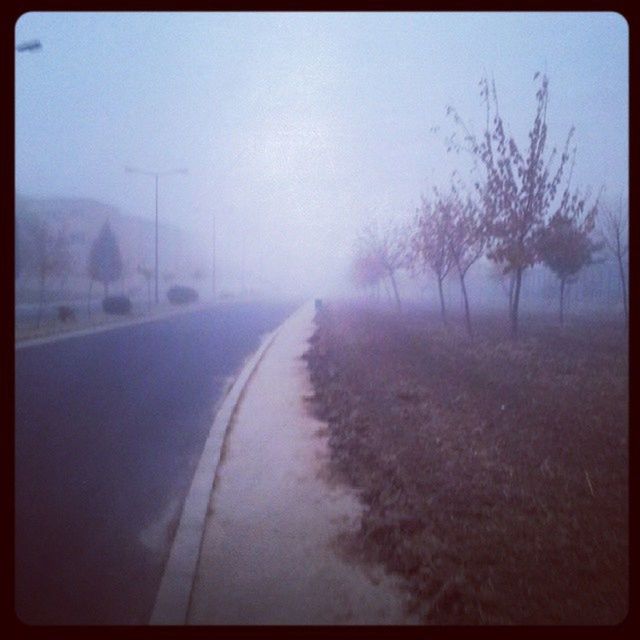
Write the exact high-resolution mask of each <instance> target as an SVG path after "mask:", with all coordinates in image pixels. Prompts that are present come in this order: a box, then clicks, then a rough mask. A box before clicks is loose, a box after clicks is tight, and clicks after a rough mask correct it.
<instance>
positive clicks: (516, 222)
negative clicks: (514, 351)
mask: <svg viewBox="0 0 640 640" xmlns="http://www.w3.org/2000/svg"><path fill="white" fill-rule="evenodd" d="M536 80H537V81H538V83H539V86H538V89H537V91H536V102H537V104H536V112H535V117H534V120H533V124H532V126H531V129H530V131H529V136H528V137H529V146H528V149H527V151H526V152H524V153H521V151H520V148H519V146H518V144H517V143H516V141H515V139H514V138H513V136H511V135H509V134H507V133H506V131H505V125H504V123H503V120H502V117H501V115H500V112H499V108H498V98H497V93H496V89H495V84H494V83H493V82H492V83H491V84H490V83H489V81H488V80H487V79H486V78H483V79H482V80H481V81H480V89H481V90H480V94H481V97H482V99H483V102H484V103H485V106H486V123H485V127H484V131H483V133H482V136H480V137H477V136H476V135H474V134H473V133H471V132H470V130H469V128H468V127H467V126H466V125H465V124H464V122H463V120H462V119H461V118H460V116H459V115H458V113H457V111H456V110H455V109H454V108H453V107H451V106H450V107H448V109H447V112H448V113H449V114H450V115H452V116H453V119H454V122H455V123H456V125H457V126H458V127H459V128H460V129H461V130H462V132H463V135H464V138H463V142H462V143H459V142H458V141H457V140H456V138H455V133H454V135H453V136H452V137H451V138H450V139H449V149H454V148H455V149H456V150H460V149H462V148H466V149H467V150H468V151H470V152H471V154H472V156H473V157H474V158H475V159H476V160H477V161H478V162H479V164H480V166H481V167H482V168H483V169H484V174H485V176H484V181H483V182H476V184H475V186H476V189H477V191H478V194H479V195H480V197H481V199H482V202H483V205H484V209H485V223H486V228H487V243H488V253H487V255H488V257H489V258H490V259H491V260H494V261H497V262H501V263H504V264H505V271H506V272H513V274H514V291H513V296H512V300H511V304H510V308H509V318H510V324H511V331H512V334H513V335H514V336H516V335H517V333H518V308H519V303H520V294H521V286H522V274H523V272H524V271H525V269H527V268H529V267H532V266H533V265H535V264H536V263H538V262H540V260H541V258H540V255H539V253H538V246H539V242H538V241H539V236H540V233H541V232H542V230H543V229H544V228H545V225H546V222H547V220H548V218H549V217H550V215H551V214H552V212H553V210H554V208H555V206H556V203H557V202H558V199H559V200H560V204H559V205H557V206H558V208H559V209H560V210H562V209H563V207H566V206H567V204H571V206H581V207H584V199H581V198H580V197H579V196H578V195H577V193H574V194H571V193H570V191H569V183H570V176H569V181H568V182H567V185H566V187H565V189H564V191H563V192H561V189H560V187H561V183H562V181H563V178H564V173H565V168H566V166H567V163H568V161H569V159H570V152H569V146H570V143H571V139H572V137H573V133H574V129H573V127H572V128H571V130H570V131H569V134H568V136H567V140H566V143H565V146H564V149H563V151H562V153H561V154H560V157H559V159H558V160H557V162H556V158H557V156H558V152H557V149H556V148H554V149H553V150H552V151H551V153H550V154H548V155H547V154H546V153H545V149H546V145H547V104H548V99H549V81H548V78H547V76H546V75H540V73H536V74H535V75H534V81H536ZM575 153H576V148H575V147H574V149H573V157H574V158H575Z"/></svg>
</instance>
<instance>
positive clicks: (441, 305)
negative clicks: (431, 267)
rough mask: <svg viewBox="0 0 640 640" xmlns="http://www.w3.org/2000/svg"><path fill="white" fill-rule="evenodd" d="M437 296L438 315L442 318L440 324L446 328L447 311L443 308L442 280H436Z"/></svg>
mask: <svg viewBox="0 0 640 640" xmlns="http://www.w3.org/2000/svg"><path fill="white" fill-rule="evenodd" d="M438 295H439V296H440V315H441V316H442V322H443V324H444V325H445V326H446V324H447V311H446V309H445V306H444V293H443V291H442V278H438Z"/></svg>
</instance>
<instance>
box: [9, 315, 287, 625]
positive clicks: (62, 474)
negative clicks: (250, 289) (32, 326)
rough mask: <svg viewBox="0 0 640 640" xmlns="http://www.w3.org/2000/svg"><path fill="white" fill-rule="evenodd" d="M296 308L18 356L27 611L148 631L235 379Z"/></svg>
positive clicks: (177, 323) (149, 327)
mask: <svg viewBox="0 0 640 640" xmlns="http://www.w3.org/2000/svg"><path fill="white" fill-rule="evenodd" d="M293 309H294V305H291V304H289V305H285V304H279V305H276V304H267V303H234V304H227V305H224V306H221V307H219V308H217V309H215V310H214V309H210V310H203V311H198V312H193V313H189V314H184V315H180V316H174V317H171V318H168V319H164V320H160V321H155V322H149V323H144V324H140V325H135V326H131V327H124V328H117V329H113V330H110V331H107V332H103V333H98V334H95V335H90V336H81V337H75V338H68V339H65V340H62V341H59V342H54V343H50V344H45V345H39V346H36V347H29V348H26V349H20V350H17V351H16V363H15V374H16V387H15V417H16V424H15V447H16V449H15V480H16V486H15V498H16V521H15V525H16V545H15V553H16V590H15V593H16V611H17V614H18V616H19V617H20V619H21V620H23V621H24V622H27V623H29V624H146V623H147V621H148V619H149V616H150V614H151V610H152V607H153V602H154V598H155V594H156V591H157V588H158V585H159V581H160V578H161V576H162V571H163V568H164V563H165V560H166V558H167V555H168V551H169V548H170V543H171V540H172V537H173V533H174V532H175V528H176V526H177V522H178V518H179V515H180V509H181V506H182V502H183V500H184V498H185V496H186V493H187V491H188V488H189V485H190V482H191V478H192V476H193V472H194V470H195V467H196V464H197V462H198V459H199V456H200V453H201V451H202V448H203V446H204V442H205V439H206V436H207V434H208V431H209V428H210V426H211V423H212V419H213V415H214V411H215V406H216V404H217V402H218V401H219V399H220V396H221V394H222V391H223V390H224V387H225V382H226V380H227V378H228V377H229V376H232V375H234V374H236V373H237V372H238V370H239V369H240V368H241V366H242V363H243V362H244V360H245V358H246V357H247V356H248V355H249V354H250V353H252V352H253V351H254V350H255V349H256V348H257V346H258V344H259V338H260V335H261V334H263V333H264V332H267V331H270V330H272V329H274V328H275V327H276V326H278V325H279V324H280V322H281V321H282V320H284V318H285V317H286V316H287V315H288V314H289V313H290V312H292V311H293Z"/></svg>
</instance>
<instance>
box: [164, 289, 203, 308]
mask: <svg viewBox="0 0 640 640" xmlns="http://www.w3.org/2000/svg"><path fill="white" fill-rule="evenodd" d="M198 297H199V296H198V292H197V291H196V290H195V289H192V288H191V287H183V286H175V287H171V289H169V291H168V292H167V298H168V299H169V302H170V303H171V304H189V303H191V302H197V301H198Z"/></svg>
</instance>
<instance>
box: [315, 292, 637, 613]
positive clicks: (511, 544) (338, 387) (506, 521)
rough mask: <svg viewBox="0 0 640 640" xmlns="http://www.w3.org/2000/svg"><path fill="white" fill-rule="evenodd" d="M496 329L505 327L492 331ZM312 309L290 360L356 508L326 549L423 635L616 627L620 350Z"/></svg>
mask: <svg viewBox="0 0 640 640" xmlns="http://www.w3.org/2000/svg"><path fill="white" fill-rule="evenodd" d="M503 315H504V316H505V317H503ZM503 315H498V314H496V315H494V316H485V317H482V318H476V327H477V337H476V339H475V340H474V341H473V342H471V341H469V340H468V339H467V338H465V336H464V334H463V333H462V332H461V331H460V330H458V329H453V330H449V331H445V330H444V329H443V328H442V326H441V323H440V321H439V318H438V317H437V316H435V315H430V314H429V313H427V312H426V311H424V310H422V311H421V310H416V309H413V310H410V311H405V312H404V314H403V315H402V317H400V316H398V315H397V314H395V313H393V312H391V311H385V310H381V309H372V308H366V307H364V306H358V305H356V304H351V305H346V304H342V305H339V304H337V303H336V304H330V305H328V306H327V307H326V308H325V310H324V311H323V312H321V313H320V314H319V315H318V317H317V322H318V330H317V331H316V333H315V334H314V336H313V338H312V339H311V342H310V345H311V346H310V349H309V351H308V353H307V354H306V356H305V357H306V359H307V362H308V365H309V369H310V372H311V379H312V382H313V386H314V389H315V395H314V396H313V397H312V398H309V399H308V401H309V405H310V408H311V410H312V411H313V413H314V414H315V415H316V416H317V417H318V418H320V419H322V420H324V421H326V422H327V423H328V425H329V427H328V428H329V444H330V449H331V461H330V471H331V473H332V474H333V477H334V479H338V480H340V481H344V482H348V483H350V484H351V485H352V486H354V487H355V488H356V489H357V490H358V492H359V495H360V496H361V499H362V501H363V502H364V504H365V512H364V515H363V517H362V520H361V526H360V529H359V530H358V531H357V532H356V533H355V534H350V535H348V536H344V537H343V539H342V540H341V541H340V545H341V547H342V550H343V552H344V553H345V554H346V555H347V556H349V557H350V558H351V559H353V560H354V561H359V562H364V563H372V564H374V563H381V564H382V565H383V566H384V567H385V568H386V570H387V571H388V572H389V573H392V574H399V575H400V576H402V578H403V579H404V583H405V585H406V588H407V589H408V590H409V592H410V593H411V595H412V602H413V605H412V610H413V612H414V613H416V614H418V615H419V616H420V618H421V619H422V620H423V621H424V622H425V623H430V624H616V623H618V622H620V621H622V620H623V619H624V617H625V616H626V614H627V606H628V346H627V341H626V336H625V333H624V330H623V329H622V327H620V326H619V324H616V323H613V322H609V323H607V322H602V321H600V322H595V321H593V322H591V323H589V322H587V321H586V320H584V321H579V320H576V319H574V320H572V321H571V322H570V323H569V324H568V326H566V327H565V328H564V329H563V328H560V327H559V326H557V323H556V321H555V318H554V317H552V316H548V317H530V318H523V319H522V324H521V329H522V330H521V337H520V339H519V340H518V341H517V342H514V341H512V340H511V339H509V337H508V336H507V335H506V329H507V327H506V314H503Z"/></svg>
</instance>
